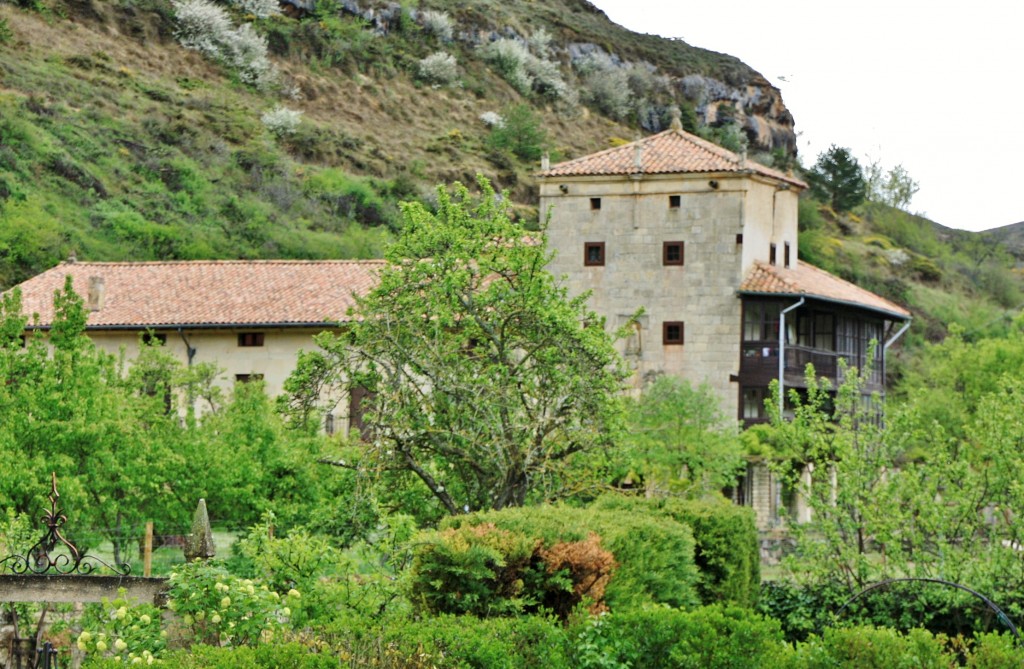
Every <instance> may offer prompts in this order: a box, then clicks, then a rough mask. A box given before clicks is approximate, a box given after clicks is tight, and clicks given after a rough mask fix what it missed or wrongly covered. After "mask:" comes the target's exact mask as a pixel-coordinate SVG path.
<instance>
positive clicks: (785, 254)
mask: <svg viewBox="0 0 1024 669" xmlns="http://www.w3.org/2000/svg"><path fill="white" fill-rule="evenodd" d="M782 261H783V264H785V266H786V267H789V242H786V246H785V248H784V250H783V256H782Z"/></svg>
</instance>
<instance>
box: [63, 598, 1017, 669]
mask: <svg viewBox="0 0 1024 669" xmlns="http://www.w3.org/2000/svg"><path fill="white" fill-rule="evenodd" d="M1022 665H1024V651H1022V650H1021V649H1019V648H1016V647H1015V646H1014V643H1013V639H1012V638H1011V637H1009V636H1006V635H1002V636H1000V635H985V636H982V637H980V638H979V639H977V640H972V641H963V640H962V639H949V638H947V637H945V636H943V635H937V636H933V635H932V634H931V633H929V632H927V631H925V630H920V629H917V630H911V631H909V632H908V633H906V634H901V633H899V632H896V631H894V630H891V629H884V628H873V627H852V628H837V629H830V630H827V631H826V632H825V633H824V634H823V635H822V636H820V637H818V636H811V637H810V638H809V639H808V640H807V641H806V642H802V643H798V644H796V645H793V644H790V643H788V642H786V641H785V640H784V639H783V638H782V630H781V628H780V626H779V624H778V622H777V621H774V620H772V619H770V618H765V617H763V616H760V615H759V614H756V613H754V612H752V611H750V610H749V609H744V608H739V607H724V606H709V607H702V608H698V609H694V610H691V611H680V610H677V609H670V608H666V607H651V608H648V609H642V610H633V611H629V612H626V613H621V614H616V613H612V614H607V615H603V616H594V617H591V616H585V617H582V618H579V619H576V620H575V621H573V623H572V624H570V625H568V626H566V625H564V624H562V623H561V622H560V621H557V620H554V619H552V618H546V617H540V616H517V617H512V618H489V619H482V618H477V617H475V616H446V615H444V616H436V617H429V618H425V619H422V620H411V619H405V620H402V621H398V620H393V621H390V623H388V624H378V625H372V626H368V627H366V628H361V629H351V630H350V631H349V633H348V634H347V635H345V636H342V637H333V638H330V639H327V640H325V639H321V638H317V639H315V640H314V639H309V640H307V641H306V642H305V643H297V642H291V643H280V644H266V645H262V646H257V647H255V648H245V647H243V648H213V647H209V646H195V647H193V648H191V649H188V650H181V651H175V652H172V653H169V654H168V655H166V656H165V657H164V658H163V662H162V664H161V666H162V667H164V669H277V668H282V669H283V668H285V667H287V668H288V669H335V668H339V669H340V668H341V667H352V668H355V667H371V666H372V667H379V668H381V669H429V668H432V669H535V668H541V667H542V668H543V669H627V668H628V667H635V668H639V667H651V668H659V669H660V668H664V669H748V668H751V667H759V668H761V669H949V668H950V667H956V666H966V667H968V668H969V669H1020V667H1021V666H1022ZM123 666H124V664H123V663H122V662H121V661H116V660H114V659H112V658H108V659H104V660H96V659H92V658H91V657H90V658H88V659H87V661H86V662H85V664H83V669H115V668H116V667H123Z"/></svg>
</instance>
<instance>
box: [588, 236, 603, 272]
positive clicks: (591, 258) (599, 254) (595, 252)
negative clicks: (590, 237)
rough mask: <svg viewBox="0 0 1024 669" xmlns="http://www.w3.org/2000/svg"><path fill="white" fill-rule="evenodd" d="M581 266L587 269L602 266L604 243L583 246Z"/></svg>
mask: <svg viewBox="0 0 1024 669" xmlns="http://www.w3.org/2000/svg"><path fill="white" fill-rule="evenodd" d="M583 264H584V265H586V266H588V267H593V266H600V265H604V242H585V243H584V244H583Z"/></svg>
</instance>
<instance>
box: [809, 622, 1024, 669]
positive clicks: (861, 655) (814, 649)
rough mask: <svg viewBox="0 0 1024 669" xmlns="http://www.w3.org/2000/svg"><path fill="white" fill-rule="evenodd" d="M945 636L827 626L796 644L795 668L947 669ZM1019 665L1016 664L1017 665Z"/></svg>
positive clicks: (915, 630) (924, 632)
mask: <svg viewBox="0 0 1024 669" xmlns="http://www.w3.org/2000/svg"><path fill="white" fill-rule="evenodd" d="M945 643H946V637H944V636H941V635H940V636H938V637H934V636H932V635H931V633H930V632H928V631H926V630H922V629H914V630H910V631H909V632H908V633H907V634H906V635H903V634H900V633H899V632H897V631H896V630H892V629H888V628H872V627H850V628H846V629H829V630H826V631H825V634H824V635H823V636H822V637H811V638H810V639H809V640H807V642H805V643H803V644H801V645H800V646H799V647H798V651H797V656H796V661H795V662H793V663H792V665H791V666H792V667H794V669H826V668H828V669H948V667H950V666H951V664H950V663H951V661H953V666H955V664H956V663H955V661H954V658H953V657H952V656H951V654H949V653H946V652H945ZM1017 666H1018V667H1019V666H1020V665H1019V664H1018V665H1017Z"/></svg>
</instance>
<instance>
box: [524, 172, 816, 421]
mask: <svg viewBox="0 0 1024 669" xmlns="http://www.w3.org/2000/svg"><path fill="white" fill-rule="evenodd" d="M540 195H541V201H540V202H541V211H542V215H547V214H549V213H550V221H549V226H548V238H549V241H550V244H551V247H552V249H553V250H554V251H555V252H556V257H555V260H554V261H553V263H552V265H551V270H552V272H553V273H554V274H555V275H556V276H561V275H564V276H565V281H566V285H567V286H568V288H569V292H570V294H572V295H578V294H581V293H583V292H585V291H591V294H592V295H591V298H590V306H591V307H592V308H593V309H594V310H595V311H596V312H597V313H598V314H601V315H603V316H604V317H605V318H606V319H607V322H608V327H609V328H610V329H614V328H617V327H620V326H621V325H622V324H623V323H625V322H626V321H627V320H628V318H629V316H630V315H631V314H633V313H634V312H635V311H636V310H637V309H638V308H641V307H642V308H643V310H644V316H643V317H642V318H641V322H640V328H639V330H638V331H637V332H635V333H634V335H633V336H632V337H630V339H629V340H628V341H626V342H620V350H621V351H622V353H623V354H624V355H625V357H626V359H627V361H628V362H629V364H630V365H631V366H632V368H633V369H635V370H636V372H637V373H636V375H635V377H634V385H635V387H636V388H637V389H639V388H641V387H642V385H643V383H644V382H645V381H646V380H648V379H650V378H652V377H653V376H655V375H657V374H661V373H666V374H674V375H678V376H680V377H682V378H685V379H688V380H690V381H691V382H693V383H694V384H699V383H704V382H706V383H708V384H709V385H710V386H711V387H712V388H713V389H714V390H715V391H716V392H717V393H718V395H719V396H720V397H721V400H722V409H723V412H724V413H725V415H727V416H736V415H738V388H737V387H736V384H735V383H734V382H732V381H730V376H731V375H734V374H736V373H737V371H738V368H739V355H740V353H739V349H740V338H741V336H742V329H741V328H742V312H741V303H740V300H739V298H738V297H737V295H736V290H737V288H738V287H739V285H740V283H741V282H742V280H743V276H744V273H745V272H746V271H747V270H748V269H749V268H750V266H751V265H752V264H753V262H754V261H755V260H763V261H767V259H768V255H769V248H770V244H771V243H775V244H776V245H777V247H778V249H779V250H778V261H779V262H780V263H781V262H782V260H783V253H782V249H783V248H784V244H785V242H787V241H788V242H789V243H790V245H791V249H790V253H791V258H792V259H793V260H794V261H795V259H796V252H797V250H796V232H797V231H796V194H795V193H794V192H792V191H788V190H779V189H777V188H776V187H775V185H774V184H769V183H765V182H761V181H758V180H755V179H754V178H752V177H750V176H749V175H735V174H732V175H730V174H726V175H695V174H672V175H657V176H643V177H639V176H633V177H629V176H619V177H575V178H558V177H554V178H551V179H548V180H545V182H544V183H542V184H541V192H540ZM595 200H599V201H600V203H599V207H598V205H597V203H596V202H595ZM739 235H742V239H741V238H740V237H738V236H739ZM665 242H683V243H684V256H685V257H684V264H683V265H681V266H677V265H665V264H664V263H663V259H662V253H663V244H664V243H665ZM587 243H603V244H604V250H605V260H604V264H603V265H601V266H586V265H585V264H584V248H585V245H586V244H587ZM666 321H673V322H675V321H678V322H682V323H684V343H683V344H682V345H674V344H663V340H662V334H663V332H662V327H663V324H664V323H665V322H666Z"/></svg>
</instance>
